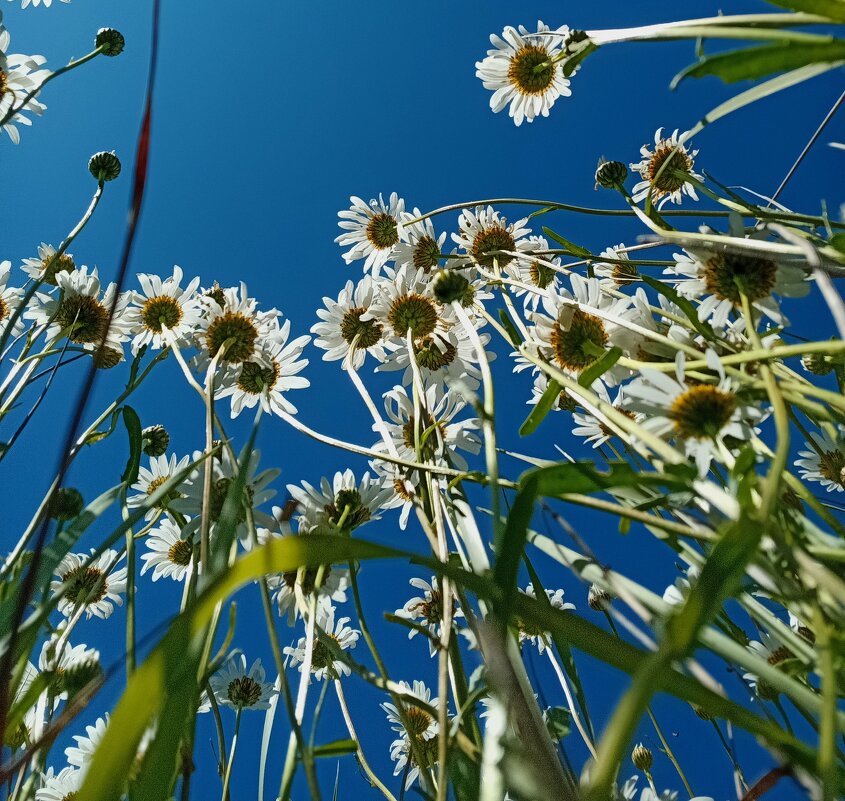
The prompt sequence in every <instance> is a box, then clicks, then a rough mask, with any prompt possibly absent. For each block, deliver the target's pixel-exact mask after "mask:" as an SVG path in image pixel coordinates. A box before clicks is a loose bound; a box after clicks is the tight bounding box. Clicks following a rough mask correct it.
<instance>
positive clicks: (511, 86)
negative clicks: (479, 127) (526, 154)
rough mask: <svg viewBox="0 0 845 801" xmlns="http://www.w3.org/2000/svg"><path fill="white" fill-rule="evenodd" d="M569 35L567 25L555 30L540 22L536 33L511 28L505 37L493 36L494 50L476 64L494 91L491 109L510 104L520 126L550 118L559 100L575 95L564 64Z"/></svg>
mask: <svg viewBox="0 0 845 801" xmlns="http://www.w3.org/2000/svg"><path fill="white" fill-rule="evenodd" d="M538 34H539V35H538ZM568 34H569V29H568V28H567V27H566V26H563V27H561V28H558V29H557V30H556V31H552V30H550V28H549V27H548V25H544V24H543V23H542V22H539V21H538V22H537V30H536V32H531V31H529V30H528V29H527V28H525V27H524V26H523V25H520V26H519V28H518V29H517V28H513V27H511V26H510V25H509V26H508V27H507V28H505V29H504V31H503V32H502V35H501V37H499V36H496V35H495V34H493V35H491V36H490V42H491V43H492V45H493V49H491V50H488V51H487V57H486V58H485V59H484V60H483V61H479V62H476V65H475V69H476V72H475V74H476V76H477V77H478V78H480V79H481V81H482V83H483V84H484V88H485V89H491V90H492V91H493V96H492V97H491V98H490V108H491V109H492V110H493V111H494V112H499V111H501V110H502V109H503V108H504V107H505V106H507V105H509V106H510V108H509V109H508V115H509V116H510V117H511V118H512V119H513V121H514V124H515V125H517V126H519V125H522V122H523V120H524V121H526V122H534V118H535V117H537V116H540V115H542V116H543V117H548V116H549V109H551V107H552V106H553V105H554V104H555V101H556V100H557V99H558V98H559V97H561V96H563V97H568V96H569V95H571V94H572V90H571V89H570V88H569V80H568V79H567V78H566V77H565V76H564V74H563V64H562V63H561V59H562V58H563V56H564V50H563V47H564V44H565V42H566V38H567V36H568Z"/></svg>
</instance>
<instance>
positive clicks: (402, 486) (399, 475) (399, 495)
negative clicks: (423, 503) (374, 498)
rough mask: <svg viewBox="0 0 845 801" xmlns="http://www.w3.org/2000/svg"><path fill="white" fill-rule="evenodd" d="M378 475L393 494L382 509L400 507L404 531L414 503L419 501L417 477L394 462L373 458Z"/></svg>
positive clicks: (400, 522)
mask: <svg viewBox="0 0 845 801" xmlns="http://www.w3.org/2000/svg"><path fill="white" fill-rule="evenodd" d="M370 467H372V468H373V470H374V471H375V473H376V475H377V476H378V477H379V478H380V480H381V482H382V484H383V485H384V487H385V488H386V489H388V490H389V491H391V493H392V494H391V496H390V497H389V498H388V500H387V501H385V502H384V503H383V504H382V509H397V508H398V509H399V510H400V511H399V528H401V529H402V531H404V530H405V528H406V527H407V525H408V517H409V515H410V514H411V509H413V508H414V503H415V502H416V501H417V496H418V493H417V488H416V485H415V481H418V479H416V478H415V477H412V476H409V475H408V474H407V473H406V472H405V470H404V469H403V468H402V467H401V466H400V465H397V464H394V463H393V462H382V461H378V460H375V459H374V460H373V461H371V462H370Z"/></svg>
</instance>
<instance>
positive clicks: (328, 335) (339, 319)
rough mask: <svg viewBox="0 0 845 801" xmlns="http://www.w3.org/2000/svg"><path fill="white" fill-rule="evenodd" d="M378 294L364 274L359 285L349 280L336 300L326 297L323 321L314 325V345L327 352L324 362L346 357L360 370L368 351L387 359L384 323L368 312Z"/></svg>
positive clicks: (374, 284)
mask: <svg viewBox="0 0 845 801" xmlns="http://www.w3.org/2000/svg"><path fill="white" fill-rule="evenodd" d="M376 295H377V287H376V283H375V281H373V279H372V277H371V276H369V275H365V276H364V277H363V278H362V279H361V280H360V281H359V282H358V283H357V284H355V283H353V282H352V281H347V282H346V286H345V287H344V288H343V289H342V290H341V291H340V294H339V295H338V296H337V300H332V299H331V298H323V304H324V305H325V307H326V308H325V309H318V310H317V316H318V317H319V318H320V321H321V322H319V323H315V324H314V325H313V326H312V327H311V333H312V334H315V335H316V339H315V340H314V344H315V345H316V346H317V347H318V348H322V349H323V350H324V351H325V353H324V354H323V361H327V362H331V361H337V360H338V359H346V360H349V361H350V362H351V367H352V368H353V369H355V370H358V369H360V367H361V366H362V365H363V364H364V359H366V357H367V354H368V353H370V354H372V355H373V356H375V357H376V359H378V360H379V361H381V360H382V359H383V358H384V348H383V347H382V333H383V332H384V325H383V324H382V323H381V322H379V321H378V320H376V319H375V318H374V317H372V316H371V315H370V314H369V312H370V309H371V307H372V305H373V300H374V299H375V297H376ZM362 318H363V319H362Z"/></svg>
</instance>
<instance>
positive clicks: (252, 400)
mask: <svg viewBox="0 0 845 801" xmlns="http://www.w3.org/2000/svg"><path fill="white" fill-rule="evenodd" d="M289 333H290V320H286V321H285V322H284V324H283V325H282V326H281V327H280V329H279V331H278V332H276V333H274V334H273V335H272V336H271V337H269V338H268V339H266V340H265V341H264V343H263V345H262V347H261V354H262V355H261V358H260V359H258V360H256V361H248V362H244V363H243V364H240V365H237V366H230V367H228V368H227V370H226V371H225V373H224V374H223V376H222V377H221V378H220V379H219V384H220V385H219V387H218V389H217V390H216V392H215V397H217V398H225V397H231V399H232V411H231V416H232V419H234V418H235V417H237V416H238V415H239V414H240V413H241V411H242V410H243V409H244V408H246V409H252V408H254V407H255V406H256V405H257V404H259V403H260V404H261V407H262V409H264V411H265V412H267V413H268V414H282V413H286V414H296V406H294V405H293V404H292V403H291V402H290V401H289V400H288V399H287V397H286V393H287V392H288V390H291V389H304V388H305V387H308V386H310V384H311V382H310V381H309V380H308V379H307V378H305V377H303V376H300V375H297V373H301V372H302V371H303V370H304V369H305V368H306V367H307V366H308V359H300V358H299V357H300V356H301V355H302V351H303V350H304V348H305V346H306V345H307V344H308V343H309V342H310V341H311V337H309V336H307V335H306V336H301V337H297V338H296V339H293V340H291V341H290V342H288V335H289Z"/></svg>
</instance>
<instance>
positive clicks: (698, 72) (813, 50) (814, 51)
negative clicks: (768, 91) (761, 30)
mask: <svg viewBox="0 0 845 801" xmlns="http://www.w3.org/2000/svg"><path fill="white" fill-rule="evenodd" d="M842 59H845V41H842V40H833V41H830V42H783V43H778V44H768V45H763V46H761V47H747V48H743V49H742V50H731V51H729V52H727V53H717V54H715V55H712V56H705V57H704V58H703V59H701V60H700V61H699V62H697V63H696V64H691V65H690V66H689V67H687V68H686V69H683V70H681V72H679V73H678V74H677V75H676V76H675V77H674V78H673V79H672V84H671V87H672V88H673V89H674V88H675V87H676V86H677V85H678V84H679V83H680V82H681V81H683V80H684V79H685V78H703V77H705V76H706V75H715V76H716V77H718V78H721V79H722V81H724V82H725V83H736V82H737V81H745V80H757V79H758V78H764V77H765V76H766V75H771V74H772V73H774V72H787V71H789V70H796V69H798V68H799V67H804V66H807V65H809V64H829V63H831V62H834V61H841V60H842Z"/></svg>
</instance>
